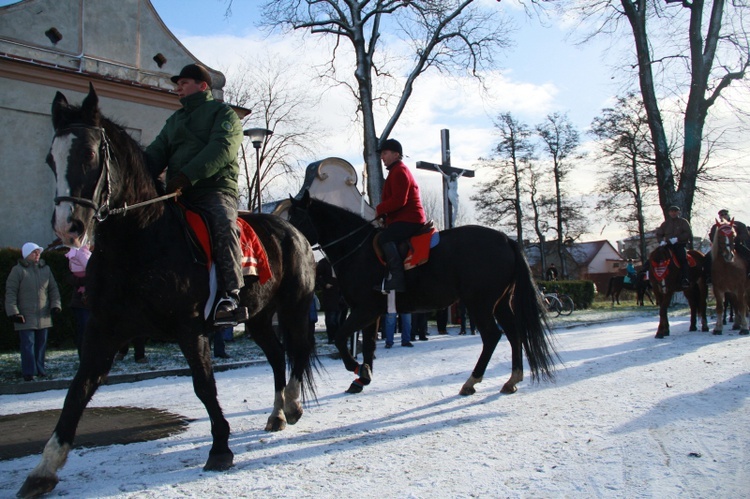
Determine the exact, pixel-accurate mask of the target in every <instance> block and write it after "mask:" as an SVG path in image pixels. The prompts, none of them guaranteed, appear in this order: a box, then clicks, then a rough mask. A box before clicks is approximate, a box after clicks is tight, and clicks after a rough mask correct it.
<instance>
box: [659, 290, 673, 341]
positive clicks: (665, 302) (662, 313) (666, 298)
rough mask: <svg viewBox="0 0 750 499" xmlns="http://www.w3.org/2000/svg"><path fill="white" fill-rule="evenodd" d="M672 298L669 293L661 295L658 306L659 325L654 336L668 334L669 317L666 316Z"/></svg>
mask: <svg viewBox="0 0 750 499" xmlns="http://www.w3.org/2000/svg"><path fill="white" fill-rule="evenodd" d="M671 299H672V295H671V294H666V295H662V297H661V305H660V306H659V327H658V328H657V330H656V336H655V337H656V338H658V339H661V338H664V337H665V336H669V318H668V317H667V308H668V307H669V302H670V301H671Z"/></svg>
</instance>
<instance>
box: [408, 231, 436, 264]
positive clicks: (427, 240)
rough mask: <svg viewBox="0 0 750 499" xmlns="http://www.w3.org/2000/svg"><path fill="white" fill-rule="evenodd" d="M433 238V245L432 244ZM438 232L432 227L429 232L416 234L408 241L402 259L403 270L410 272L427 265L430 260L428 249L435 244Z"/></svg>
mask: <svg viewBox="0 0 750 499" xmlns="http://www.w3.org/2000/svg"><path fill="white" fill-rule="evenodd" d="M433 237H434V238H435V243H434V244H433ZM438 237H439V236H438V231H437V229H435V228H434V227H433V229H432V230H431V231H429V232H424V233H422V234H417V235H416V236H412V237H411V238H410V239H409V250H408V251H407V253H406V257H405V258H404V270H410V269H413V268H414V267H418V266H419V265H422V264H423V263H427V261H428V260H429V259H430V248H432V247H434V246H435V245H436V244H437V240H438Z"/></svg>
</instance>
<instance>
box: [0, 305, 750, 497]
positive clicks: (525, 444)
mask: <svg viewBox="0 0 750 499" xmlns="http://www.w3.org/2000/svg"><path fill="white" fill-rule="evenodd" d="M671 323H672V336H670V337H668V338H665V339H663V340H656V339H654V338H653V335H654V332H655V330H656V325H657V322H656V321H655V320H654V319H653V318H639V319H630V320H627V321H623V322H618V323H613V324H607V325H604V326H588V327H578V328H574V329H568V330H561V331H558V332H557V334H556V335H555V336H556V340H557V343H558V350H559V352H560V355H561V357H562V358H563V360H564V362H565V364H564V366H561V367H560V368H559V370H558V379H557V382H556V383H552V384H551V383H546V384H541V385H534V384H531V383H530V381H529V380H527V381H524V382H522V383H521V384H520V385H519V391H518V393H516V394H514V395H500V393H499V391H500V388H501V387H502V384H503V383H504V382H505V381H506V380H507V378H508V377H509V375H510V347H509V346H508V344H507V342H506V341H505V340H504V339H503V341H502V342H501V344H500V345H499V346H498V349H497V351H496V352H495V356H494V358H493V361H492V362H491V363H490V367H489V369H488V372H487V375H486V376H485V378H484V382H483V383H481V384H479V385H477V394H476V395H474V396H471V397H460V396H458V395H457V394H458V390H459V389H460V387H461V385H462V384H463V382H464V381H465V380H466V378H467V377H468V375H469V373H470V372H471V369H472V367H473V366H474V363H475V362H476V359H477V357H478V355H479V351H480V345H481V340H480V339H479V337H478V336H450V337H445V336H440V337H437V336H434V335H433V336H431V340H430V341H428V342H417V343H416V346H415V348H411V349H407V348H400V347H398V346H396V347H394V348H392V349H390V350H385V349H383V348H382V342H381V343H379V346H380V347H381V348H380V349H379V350H378V352H377V355H378V358H377V360H376V365H375V372H374V380H373V384H372V385H370V386H369V387H367V388H366V389H365V392H364V393H363V394H359V395H348V394H345V393H343V391H344V389H345V388H346V387H347V386H348V385H349V382H350V381H351V380H352V376H351V375H350V374H349V373H347V372H346V371H344V369H343V367H342V366H341V364H340V362H339V361H335V360H332V359H324V361H323V363H324V366H325V368H326V372H325V373H323V374H322V375H321V376H319V378H318V396H319V403H318V405H312V406H310V407H308V408H307V411H306V413H305V415H304V417H303V418H302V420H301V421H300V422H299V423H298V424H297V425H295V426H290V427H288V428H287V430H285V431H284V432H281V433H274V434H269V433H266V432H264V431H263V430H262V428H263V427H264V425H265V421H266V418H267V416H268V414H269V412H270V402H271V400H272V384H271V373H270V369H269V368H268V367H267V366H257V367H251V368H245V369H240V370H235V371H229V372H223V373H219V374H217V380H218V387H219V396H220V401H221V403H222V406H223V407H224V410H225V413H226V415H227V419H228V420H229V423H230V425H231V426H232V436H231V438H230V445H231V447H232V449H233V451H234V453H235V467H234V468H233V469H232V470H230V471H228V472H225V473H206V472H203V471H202V467H203V464H204V462H205V460H206V458H207V455H208V449H209V446H210V435H209V431H210V430H209V423H208V420H207V417H206V413H205V411H204V409H203V406H202V405H201V404H200V402H199V401H198V399H197V398H196V397H195V396H194V395H193V392H192V385H191V383H190V381H189V379H188V378H163V379H157V380H150V381H144V382H139V383H133V384H129V385H115V386H106V387H103V388H102V389H101V390H100V391H99V392H98V393H97V395H96V396H95V398H94V400H93V402H92V405H95V406H113V405H133V406H138V407H158V408H163V409H167V410H169V411H172V412H175V413H178V414H182V415H184V416H186V417H188V418H194V419H195V421H194V422H192V423H191V424H190V426H189V429H188V430H187V431H186V432H185V433H182V434H180V435H178V436H174V437H170V438H167V439H163V440H159V441H154V442H145V443H137V444H130V445H124V446H122V445H121V446H111V447H106V448H95V449H75V450H74V451H73V452H71V455H70V457H69V460H68V464H67V465H66V466H65V467H64V468H63V469H62V471H61V472H60V479H61V481H60V483H59V484H58V486H57V489H56V490H55V491H54V492H53V493H52V494H51V495H50V496H51V497H57V496H63V495H64V496H66V497H76V498H79V497H129V498H130V497H134V498H150V497H153V498H157V497H158V498H170V497H175V498H176V497H200V498H204V497H220V496H225V497H334V496H338V495H342V494H346V495H347V496H349V497H364V498H369V497H378V498H383V497H424V498H434V497H607V498H610V497H628V498H633V497H659V498H664V497H681V498H682V497H712V498H734V497H737V498H739V497H747V496H748V491H750V472H749V471H748V470H749V468H750V465H748V462H749V461H750V438H749V435H750V402H749V401H748V396H749V395H750V337H740V336H738V335H737V334H736V332H733V331H732V332H729V333H725V334H724V336H713V335H711V334H710V333H688V332H687V318H686V317H677V318H672V319H671ZM397 344H398V343H397ZM64 395H65V393H64V392H62V391H53V392H44V393H39V394H29V395H15V396H2V397H0V413H1V414H12V413H19V412H26V411H34V410H42V409H57V408H60V407H61V406H62V400H63V397H64ZM37 462H38V456H34V457H27V458H21V459H16V460H12V461H0V497H11V496H13V495H14V494H15V492H16V491H17V490H18V487H19V486H20V485H21V483H22V482H23V480H24V478H25V476H26V475H27V474H28V472H29V471H30V470H31V469H32V468H33V467H34V466H35V465H36V464H37Z"/></svg>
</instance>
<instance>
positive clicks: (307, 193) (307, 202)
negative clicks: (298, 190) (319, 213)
mask: <svg viewBox="0 0 750 499" xmlns="http://www.w3.org/2000/svg"><path fill="white" fill-rule="evenodd" d="M301 202H302V205H303V206H310V191H309V190H307V189H305V192H304V193H303V194H302V199H301Z"/></svg>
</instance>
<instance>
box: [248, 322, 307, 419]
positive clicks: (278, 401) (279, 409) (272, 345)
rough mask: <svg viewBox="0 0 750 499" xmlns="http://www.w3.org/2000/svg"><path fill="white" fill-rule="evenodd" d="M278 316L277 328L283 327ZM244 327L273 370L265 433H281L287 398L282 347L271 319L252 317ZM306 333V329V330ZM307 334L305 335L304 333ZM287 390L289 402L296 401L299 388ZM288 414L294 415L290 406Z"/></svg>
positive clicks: (284, 360)
mask: <svg viewBox="0 0 750 499" xmlns="http://www.w3.org/2000/svg"><path fill="white" fill-rule="evenodd" d="M281 317H282V316H281V314H280V315H279V320H280V323H279V328H282V330H283V328H284V327H285V325H284V324H285V323H284V322H283V320H282V319H281ZM246 324H247V325H246V327H248V328H249V330H250V331H252V332H253V333H252V336H253V340H255V343H256V344H257V345H258V346H259V347H260V349H261V350H263V353H264V354H265V356H266V360H268V363H269V364H270V366H271V370H273V386H274V397H273V410H272V411H271V415H270V416H268V421H267V422H266V428H265V430H266V431H282V430H283V429H285V428H286V424H287V418H286V413H285V409H284V407H285V405H286V403H287V396H286V394H285V393H284V392H285V390H286V388H287V382H286V357H285V354H284V346H283V345H282V344H281V342H280V341H279V338H278V337H277V336H276V333H275V332H274V331H273V326H272V324H271V317H270V316H269V317H265V316H264V317H259V316H256V317H253V318H252V319H251V320H250V321H249V322H247V323H246ZM305 328H307V316H305ZM306 331H307V329H306ZM306 334H307V333H306ZM294 392H295V388H294V387H291V388H289V395H291V400H296V399H295V395H296V396H297V397H299V387H297V388H296V393H294ZM289 409H290V413H294V409H293V407H292V406H290V407H289ZM301 411H302V409H301V407H300V408H299V414H298V415H297V419H299V417H300V416H301V415H302V412H301Z"/></svg>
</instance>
